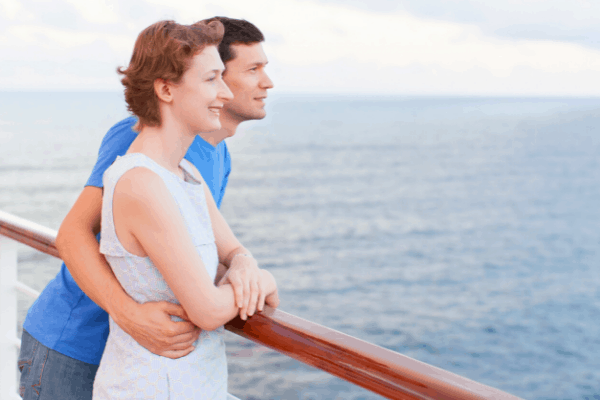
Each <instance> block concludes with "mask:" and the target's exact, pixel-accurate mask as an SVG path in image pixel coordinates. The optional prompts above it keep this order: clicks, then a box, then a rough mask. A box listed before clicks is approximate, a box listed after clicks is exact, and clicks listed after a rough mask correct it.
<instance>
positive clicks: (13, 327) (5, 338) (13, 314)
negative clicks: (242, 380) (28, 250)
mask: <svg viewBox="0 0 600 400" xmlns="http://www.w3.org/2000/svg"><path fill="white" fill-rule="evenodd" d="M0 216H2V217H3V218H5V219H6V218H10V219H14V220H15V221H18V222H20V223H23V222H24V221H25V220H23V219H21V218H18V217H15V216H13V215H10V214H8V213H5V212H3V211H0ZM25 222H27V223H28V224H30V225H31V227H32V228H35V230H37V231H40V230H41V231H43V232H44V233H45V234H48V235H51V236H53V237H55V236H56V231H53V230H51V229H48V228H45V227H42V226H40V225H37V224H33V223H31V222H29V221H25ZM17 244H18V242H17V241H15V240H13V239H10V238H9V237H7V236H5V232H2V231H0V400H5V399H10V400H21V396H19V395H18V390H17V387H16V386H15V384H16V382H17V374H18V371H17V359H18V350H19V349H20V348H21V339H19V337H18V336H17V292H21V293H24V294H26V295H27V296H29V297H31V298H33V299H36V298H37V297H38V296H39V295H40V292H38V291H37V290H35V289H32V288H30V287H29V286H27V285H25V284H24V283H23V282H19V281H18V280H17ZM32 247H37V246H32ZM227 399H228V400H239V399H238V398H237V397H235V396H233V395H231V394H228V395H227Z"/></svg>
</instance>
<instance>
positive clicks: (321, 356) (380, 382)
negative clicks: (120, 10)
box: [0, 211, 518, 400]
mask: <svg viewBox="0 0 600 400" xmlns="http://www.w3.org/2000/svg"><path fill="white" fill-rule="evenodd" d="M0 235H3V236H6V237H8V238H11V239H13V240H16V241H18V242H21V243H23V244H26V245H28V246H31V247H33V248H35V249H37V250H39V251H41V252H44V253H46V254H49V255H51V256H54V257H58V250H57V249H56V246H55V244H54V241H55V238H56V232H55V231H53V230H50V229H48V228H45V227H43V226H40V225H38V224H35V223H32V222H30V221H27V220H25V219H22V218H19V217H16V216H14V215H11V214H8V213H5V212H2V211H0ZM1 251H2V248H0V252H1ZM1 268H2V265H0V269H1ZM0 276H1V271H0ZM15 287H16V288H18V289H20V290H21V291H26V290H27V289H29V288H27V287H26V286H25V285H23V284H22V283H18V284H15ZM29 290H32V289H29ZM34 292H35V291H34ZM13 323H14V322H13ZM225 328H226V329H227V330H229V331H230V332H233V333H235V334H238V335H240V336H242V337H245V338H247V339H249V340H252V341H254V342H256V343H259V344H261V345H263V346H266V347H269V348H271V349H273V350H276V351H278V352H280V353H283V354H286V355H287V356H289V357H292V358H294V359H296V360H299V361H301V362H303V363H305V364H308V365H312V366H313V367H316V368H319V369H321V370H323V371H326V372H328V373H330V374H332V375H335V376H338V377H340V378H342V379H345V380H347V381H349V382H352V383H354V384H356V385H358V386H362V387H363V388H366V389H368V390H370V391H372V392H375V393H378V394H380V395H382V396H385V397H387V398H390V399H403V400H412V399H420V400H425V399H446V400H459V399H460V400H475V399H477V400H483V399H498V400H509V399H518V397H515V396H513V395H511V394H508V393H506V392H503V391H501V390H498V389H494V388H492V387H489V386H486V385H483V384H480V383H477V382H474V381H472V380H470V379H467V378H464V377H461V376H459V375H456V374H453V373H451V372H448V371H445V370H443V369H440V368H437V367H434V366H431V365H428V364H425V363H423V362H420V361H417V360H414V359H412V358H410V357H407V356H404V355H402V354H399V353H396V352H393V351H391V350H388V349H385V348H382V347H379V346H376V345H374V344H371V343H368V342H365V341H363V340H360V339H357V338H355V337H352V336H349V335H346V334H344V333H341V332H338V331H336V330H333V329H330V328H327V327H325V326H322V325H319V324H316V323H313V322H310V321H307V320H304V319H302V318H299V317H296V316H294V315H291V314H288V313H286V312H284V311H281V310H276V309H273V308H270V307H268V306H266V307H265V310H264V311H263V312H262V313H257V314H255V315H254V316H253V317H252V318H250V319H248V320H247V321H243V320H241V319H240V318H239V317H238V318H235V319H234V320H232V321H231V322H229V323H228V324H226V325H225ZM0 335H4V332H0ZM1 338H2V336H0V340H2V339H1Z"/></svg>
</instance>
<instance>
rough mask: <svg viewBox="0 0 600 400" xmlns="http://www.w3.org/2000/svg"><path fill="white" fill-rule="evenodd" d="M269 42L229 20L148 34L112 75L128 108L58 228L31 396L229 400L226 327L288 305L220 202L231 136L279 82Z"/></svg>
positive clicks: (39, 319)
mask: <svg viewBox="0 0 600 400" xmlns="http://www.w3.org/2000/svg"><path fill="white" fill-rule="evenodd" d="M263 40H264V37H263V35H262V33H261V32H260V30H258V28H256V27H255V26H254V25H252V24H251V23H249V22H247V21H244V20H236V19H230V18H224V17H215V18H212V19H209V20H205V21H200V22H198V23H195V24H192V25H180V24H177V23H175V22H173V21H161V22H158V23H155V24H153V25H151V26H149V27H148V28H146V29H145V30H144V31H142V32H141V33H140V35H139V36H138V38H137V41H136V43H135V46H134V51H133V55H132V57H131V61H130V63H129V65H128V66H127V68H121V69H119V70H118V71H119V73H120V74H122V75H123V78H122V80H121V82H122V83H123V85H124V86H125V100H126V102H127V104H128V106H129V110H130V111H131V112H132V113H133V114H134V117H131V118H128V119H125V120H123V121H121V122H119V123H118V124H116V125H115V126H113V128H111V130H109V132H108V133H107V135H106V136H105V138H104V140H103V142H102V145H101V148H100V151H99V157H98V161H97V163H96V165H95V167H94V169H93V171H92V174H91V176H90V178H89V180H88V182H87V184H86V187H85V188H84V190H83V191H82V193H81V195H80V196H79V198H78V200H77V201H76V203H75V205H74V206H73V208H72V209H71V211H70V212H69V213H68V215H67V217H66V218H65V220H64V221H63V223H62V225H61V228H60V230H59V234H58V237H57V247H58V249H59V252H60V255H61V258H62V259H63V260H64V262H65V263H64V264H63V265H62V266H61V270H60V272H59V273H58V275H57V276H56V278H55V279H53V280H52V281H51V282H50V283H49V284H48V286H47V287H46V288H45V289H44V291H43V292H42V294H41V295H40V297H39V298H38V299H37V300H36V302H35V303H34V304H33V305H32V307H31V308H30V310H29V311H28V314H27V317H26V320H25V322H24V324H23V337H22V346H21V353H20V355H19V361H18V367H19V369H20V371H21V381H20V394H21V396H22V397H23V398H24V399H61V400H62V399H64V400H71V399H73V400H74V399H77V400H81V399H90V398H93V399H225V398H226V395H227V363H226V359H225V347H224V342H223V324H225V323H226V322H228V321H229V320H231V319H232V318H234V317H235V316H237V315H240V317H241V318H242V319H247V318H248V317H250V316H252V315H253V314H254V313H255V312H257V311H261V310H262V309H263V307H264V304H265V303H266V304H268V305H270V306H273V307H277V306H278V304H279V298H278V294H277V286H276V283H275V280H274V278H273V276H272V275H271V274H270V273H269V272H268V271H266V270H264V269H260V268H258V265H257V262H256V260H255V259H254V258H253V257H252V254H251V253H250V252H249V251H248V250H247V249H246V248H245V247H243V246H242V244H241V243H240V242H239V241H238V240H237V239H236V237H235V236H234V234H233V232H232V231H231V229H230V228H229V226H228V225H227V222H226V221H225V220H224V218H223V216H222V215H221V213H220V212H219V206H220V204H221V200H222V198H223V195H224V191H225V187H226V185H227V180H228V176H229V172H230V169H231V160H230V157H229V153H228V151H227V147H226V145H225V142H224V139H225V138H226V137H230V136H232V135H233V134H235V131H236V129H237V127H238V125H239V124H240V123H241V122H243V121H246V120H250V119H261V118H263V117H264V116H265V111H264V99H265V98H266V96H267V90H268V89H270V88H272V87H273V84H272V82H271V81H270V79H269V77H268V76H267V75H266V72H265V70H264V69H265V66H266V64H267V59H266V56H265V54H264V52H263V50H262V45H261V42H262V41H263ZM98 234H99V240H100V243H99V244H98V242H97V236H96V235H98ZM65 264H66V265H65ZM67 267H68V268H67Z"/></svg>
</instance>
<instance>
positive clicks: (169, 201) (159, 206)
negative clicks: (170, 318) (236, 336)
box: [113, 168, 238, 330]
mask: <svg viewBox="0 0 600 400" xmlns="http://www.w3.org/2000/svg"><path fill="white" fill-rule="evenodd" d="M113 214H114V219H115V229H116V232H117V234H118V235H119V237H127V235H131V236H132V237H133V238H134V239H135V240H136V241H137V243H139V245H140V247H141V248H142V249H143V252H144V253H145V254H138V255H141V256H146V255H147V256H148V257H150V259H151V260H152V262H153V263H154V265H155V266H156V268H158V270H159V271H160V273H161V274H162V276H163V278H164V279H165V281H166V282H167V284H168V285H169V287H170V288H171V290H172V291H173V293H174V294H175V296H176V297H177V300H179V302H180V303H181V305H182V306H183V308H184V309H185V311H186V313H187V315H188V317H189V318H190V320H191V321H192V322H193V323H194V324H196V325H197V326H199V327H200V328H202V329H204V330H214V329H216V328H217V327H219V326H221V325H223V324H225V323H226V322H228V321H230V320H231V319H232V318H233V317H235V316H236V315H237V313H238V308H237V307H236V304H235V302H234V293H233V288H232V287H231V285H229V284H224V285H221V286H219V287H216V286H215V285H214V283H213V281H212V279H211V278H210V275H209V274H208V272H207V271H206V269H205V268H204V264H203V262H202V258H201V257H200V255H199V254H198V252H197V251H196V248H195V246H194V243H193V241H192V238H191V237H190V235H189V233H188V231H187V228H186V226H185V221H184V219H183V216H182V215H181V213H180V211H179V208H178V206H177V204H176V203H175V199H174V198H173V196H172V195H171V194H170V193H169V190H168V189H167V187H166V185H165V183H164V182H163V180H162V179H161V178H160V177H159V176H158V175H157V174H155V173H154V172H152V171H150V170H148V169H146V168H135V169H132V170H130V171H128V172H126V173H125V174H124V175H123V176H122V177H121V178H120V179H119V181H118V182H117V184H116V186H115V191H114V197H113ZM121 241H122V242H123V240H121ZM135 254H137V253H135Z"/></svg>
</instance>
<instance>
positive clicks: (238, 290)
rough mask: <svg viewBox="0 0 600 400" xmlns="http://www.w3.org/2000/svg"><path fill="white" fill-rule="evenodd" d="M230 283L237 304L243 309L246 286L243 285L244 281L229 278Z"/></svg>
mask: <svg viewBox="0 0 600 400" xmlns="http://www.w3.org/2000/svg"><path fill="white" fill-rule="evenodd" d="M229 283H231V287H232V288H233V294H234V296H235V304H236V305H237V307H238V308H242V306H243V305H244V286H243V285H242V280H241V279H240V278H234V277H233V276H229Z"/></svg>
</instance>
